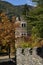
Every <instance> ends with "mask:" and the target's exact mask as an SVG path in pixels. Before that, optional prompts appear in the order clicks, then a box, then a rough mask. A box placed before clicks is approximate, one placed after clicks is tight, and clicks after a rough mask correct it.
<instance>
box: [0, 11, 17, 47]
mask: <svg viewBox="0 0 43 65" xmlns="http://www.w3.org/2000/svg"><path fill="white" fill-rule="evenodd" d="M0 18H1V20H0V41H1V44H2V45H7V46H8V45H10V46H11V45H13V47H15V20H16V17H15V16H13V17H12V21H10V20H9V18H8V16H7V15H6V14H5V13H4V12H2V13H1V14H0ZM7 46H6V48H7Z"/></svg>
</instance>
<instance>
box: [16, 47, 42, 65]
mask: <svg viewBox="0 0 43 65" xmlns="http://www.w3.org/2000/svg"><path fill="white" fill-rule="evenodd" d="M16 60H17V65H43V59H42V58H41V57H40V56H38V55H37V52H36V48H33V49H32V54H31V52H30V48H25V49H24V50H23V49H22V48H17V50H16Z"/></svg>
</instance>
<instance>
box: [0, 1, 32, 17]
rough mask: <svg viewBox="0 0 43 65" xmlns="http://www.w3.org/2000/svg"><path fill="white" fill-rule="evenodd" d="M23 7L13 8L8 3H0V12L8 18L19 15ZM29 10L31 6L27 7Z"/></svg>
mask: <svg viewBox="0 0 43 65" xmlns="http://www.w3.org/2000/svg"><path fill="white" fill-rule="evenodd" d="M23 7H24V5H19V6H14V5H12V4H10V3H8V2H5V1H0V12H2V11H4V12H6V13H7V14H8V15H9V16H12V15H21V14H22V11H23ZM28 7H29V8H32V6H30V5H28Z"/></svg>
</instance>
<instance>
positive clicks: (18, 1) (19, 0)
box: [3, 0, 34, 5]
mask: <svg viewBox="0 0 43 65" xmlns="http://www.w3.org/2000/svg"><path fill="white" fill-rule="evenodd" d="M3 1H7V2H10V3H11V4H13V5H22V4H28V5H33V4H34V3H32V0H3Z"/></svg>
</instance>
